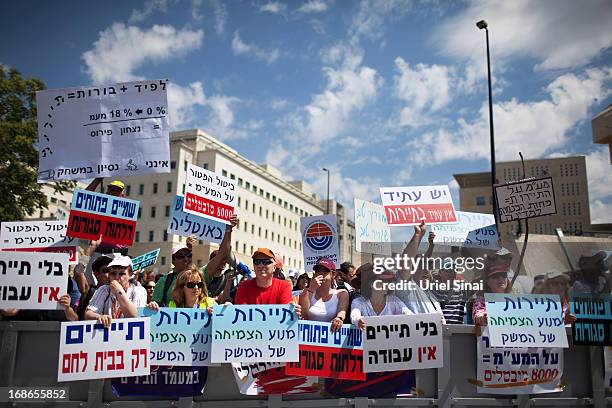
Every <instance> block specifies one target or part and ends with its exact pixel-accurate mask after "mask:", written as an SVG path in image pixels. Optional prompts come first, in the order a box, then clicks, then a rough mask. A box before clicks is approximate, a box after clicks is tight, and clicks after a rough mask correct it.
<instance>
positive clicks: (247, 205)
mask: <svg viewBox="0 0 612 408" xmlns="http://www.w3.org/2000/svg"><path fill="white" fill-rule="evenodd" d="M244 209H245V210H247V211H249V200H244Z"/></svg>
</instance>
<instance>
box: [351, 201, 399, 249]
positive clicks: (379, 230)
mask: <svg viewBox="0 0 612 408" xmlns="http://www.w3.org/2000/svg"><path fill="white" fill-rule="evenodd" d="M355 239H356V242H357V244H356V250H357V252H366V253H368V254H377V255H387V256H390V255H391V229H390V228H389V226H388V225H387V216H386V215H385V208H384V207H383V206H382V205H378V204H374V203H371V202H369V201H363V200H360V199H358V198H356V199H355Z"/></svg>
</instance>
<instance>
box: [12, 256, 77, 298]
mask: <svg viewBox="0 0 612 408" xmlns="http://www.w3.org/2000/svg"><path fill="white" fill-rule="evenodd" d="M0 276H2V281H1V282H0V309H11V308H16V309H25V310H27V309H33V310H54V309H59V307H58V306H59V304H58V303H57V302H58V301H59V298H60V296H61V295H63V294H64V293H66V284H67V282H68V254H62V253H60V254H51V253H49V254H47V253H42V252H28V253H21V252H0Z"/></svg>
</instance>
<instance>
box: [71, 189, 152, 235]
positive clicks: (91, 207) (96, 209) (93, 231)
mask: <svg viewBox="0 0 612 408" xmlns="http://www.w3.org/2000/svg"><path fill="white" fill-rule="evenodd" d="M139 206H140V202H139V201H134V200H130V199H127V198H122V197H114V196H110V195H106V194H100V193H95V192H93V191H87V190H81V189H76V190H75V191H74V195H73V196H72V206H71V207H70V219H69V220H68V231H67V233H66V234H67V235H68V236H69V237H74V238H82V239H89V240H97V239H98V238H100V235H102V237H103V240H104V242H106V243H109V244H121V245H132V242H133V241H134V234H135V233H136V219H137V218H138V207H139Z"/></svg>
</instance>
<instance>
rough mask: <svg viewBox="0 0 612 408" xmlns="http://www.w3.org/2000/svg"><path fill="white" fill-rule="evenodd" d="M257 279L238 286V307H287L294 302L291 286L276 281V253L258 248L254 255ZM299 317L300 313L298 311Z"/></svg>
mask: <svg viewBox="0 0 612 408" xmlns="http://www.w3.org/2000/svg"><path fill="white" fill-rule="evenodd" d="M253 267H254V269H255V279H249V280H246V281H244V282H242V283H241V284H240V286H238V290H237V291H236V301H235V302H234V303H235V304H236V305H286V304H289V303H292V302H293V297H292V296H291V284H290V283H289V282H288V281H285V280H280V279H276V278H275V277H274V270H275V268H276V262H275V260H274V252H272V251H271V250H269V249H268V248H257V251H255V253H254V254H253ZM296 312H297V313H298V315H299V314H300V313H299V311H298V310H297V309H296Z"/></svg>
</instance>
